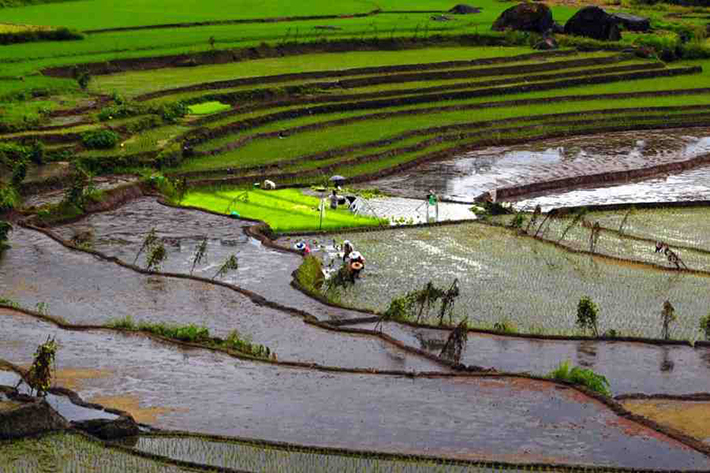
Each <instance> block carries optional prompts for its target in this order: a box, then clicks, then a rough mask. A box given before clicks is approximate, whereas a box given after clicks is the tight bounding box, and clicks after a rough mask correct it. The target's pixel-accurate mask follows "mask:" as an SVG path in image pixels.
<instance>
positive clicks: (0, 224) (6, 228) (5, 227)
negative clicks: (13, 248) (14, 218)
mask: <svg viewBox="0 0 710 473" xmlns="http://www.w3.org/2000/svg"><path fill="white" fill-rule="evenodd" d="M11 231H12V225H10V224H9V223H8V222H6V221H5V220H0V252H2V251H3V250H6V249H7V248H9V245H8V244H7V239H8V236H9V235H10V232H11Z"/></svg>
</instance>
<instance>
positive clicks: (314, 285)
mask: <svg viewBox="0 0 710 473" xmlns="http://www.w3.org/2000/svg"><path fill="white" fill-rule="evenodd" d="M296 281H298V283H299V284H300V285H301V286H302V287H304V288H305V289H307V290H309V291H312V292H318V291H319V290H320V289H321V288H322V287H323V282H324V281H325V276H324V275H323V265H322V263H321V261H320V259H318V258H317V257H315V256H313V255H309V256H306V257H305V258H303V263H301V266H299V267H298V269H297V270H296Z"/></svg>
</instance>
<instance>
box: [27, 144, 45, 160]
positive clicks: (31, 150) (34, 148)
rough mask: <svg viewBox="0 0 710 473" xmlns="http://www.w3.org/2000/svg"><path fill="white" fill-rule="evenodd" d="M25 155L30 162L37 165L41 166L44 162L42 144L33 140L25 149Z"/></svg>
mask: <svg viewBox="0 0 710 473" xmlns="http://www.w3.org/2000/svg"><path fill="white" fill-rule="evenodd" d="M27 154H28V157H29V158H30V161H32V162H33V163H35V164H37V165H41V164H42V163H43V162H44V144H43V143H42V142H41V141H39V140H34V141H33V142H32V143H30V145H29V146H28V147H27Z"/></svg>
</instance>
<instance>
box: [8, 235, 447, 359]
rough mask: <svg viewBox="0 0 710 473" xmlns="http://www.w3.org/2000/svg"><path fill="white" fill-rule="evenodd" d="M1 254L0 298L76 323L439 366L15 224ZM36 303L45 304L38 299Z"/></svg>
mask: <svg viewBox="0 0 710 473" xmlns="http://www.w3.org/2000/svg"><path fill="white" fill-rule="evenodd" d="M10 244H11V246H12V248H11V249H9V250H7V251H6V252H5V253H4V255H3V258H2V260H0V297H4V298H8V299H11V300H13V301H15V302H18V303H19V304H21V305H22V306H24V307H29V308H38V309H40V310H46V311H47V312H48V313H49V314H51V315H55V316H59V317H62V318H64V319H65V320H67V321H68V322H70V323H75V324H98V325H100V324H105V323H108V322H109V321H111V320H115V319H121V318H124V317H126V316H130V317H132V318H133V320H134V321H135V322H139V321H150V322H162V323H171V324H180V325H184V324H190V323H193V324H197V325H204V326H206V327H207V328H209V329H210V332H211V333H212V334H215V335H217V336H221V337H225V336H226V335H228V334H229V332H230V331H232V330H235V329H236V330H238V331H239V332H240V333H241V334H242V336H243V337H246V338H250V339H251V340H252V341H253V342H255V343H259V344H264V345H267V346H268V347H269V348H270V349H271V350H272V351H275V352H276V354H277V356H278V357H279V359H282V360H289V361H303V362H309V363H320V364H324V365H332V366H341V367H358V368H378V369H396V370H417V371H436V370H441V369H442V368H441V366H440V365H438V364H436V363H433V362H430V361H429V360H427V359H424V358H421V357H418V356H412V355H409V354H407V353H406V352H404V351H402V350H400V349H398V348H395V347H393V346H392V345H391V344H389V343H387V342H385V341H382V340H380V339H377V338H375V337H369V336H355V335H346V334H339V333H337V332H331V331H326V330H322V329H319V328H316V327H314V326H312V325H308V324H306V323H305V322H304V321H303V319H302V318H300V317H297V316H292V315H289V314H288V313H285V312H281V311H277V310H274V309H270V308H268V307H263V306H259V305H256V304H254V303H253V302H251V300H249V299H248V298H247V297H245V296H243V295H241V294H239V293H237V292H235V291H232V290H231V289H228V288H224V287H221V286H215V285H212V284H207V283H202V282H198V281H192V280H184V279H175V278H164V277H158V276H144V275H141V274H139V273H136V272H134V271H131V270H129V269H125V268H122V267H120V266H118V265H116V264H113V263H108V262H104V261H101V260H99V259H97V258H95V257H93V256H90V255H88V254H85V253H80V252H73V251H69V250H67V249H66V248H64V247H63V246H61V245H59V244H58V243H56V242H54V241H53V240H51V239H49V238H48V237H46V236H44V235H43V234H41V233H38V232H33V231H29V230H24V229H22V228H19V227H18V228H16V230H15V231H14V232H13V233H12V234H11V240H10ZM37 304H43V305H40V306H37Z"/></svg>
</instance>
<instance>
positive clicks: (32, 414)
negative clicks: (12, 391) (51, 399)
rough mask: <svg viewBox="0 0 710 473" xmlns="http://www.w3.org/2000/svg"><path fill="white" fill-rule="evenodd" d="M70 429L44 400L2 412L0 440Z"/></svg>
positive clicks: (62, 418)
mask: <svg viewBox="0 0 710 473" xmlns="http://www.w3.org/2000/svg"><path fill="white" fill-rule="evenodd" d="M68 427H69V423H68V422H67V421H66V419H64V417H62V416H61V415H59V413H57V411H55V410H54V409H52V407H51V406H50V405H49V404H47V402H46V401H45V400H43V399H42V400H37V401H33V402H28V403H22V405H21V406H20V407H17V408H15V409H10V410H7V411H0V439H12V438H19V437H25V436H28V435H35V434H40V433H42V432H48V431H51V430H60V429H66V428H68Z"/></svg>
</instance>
